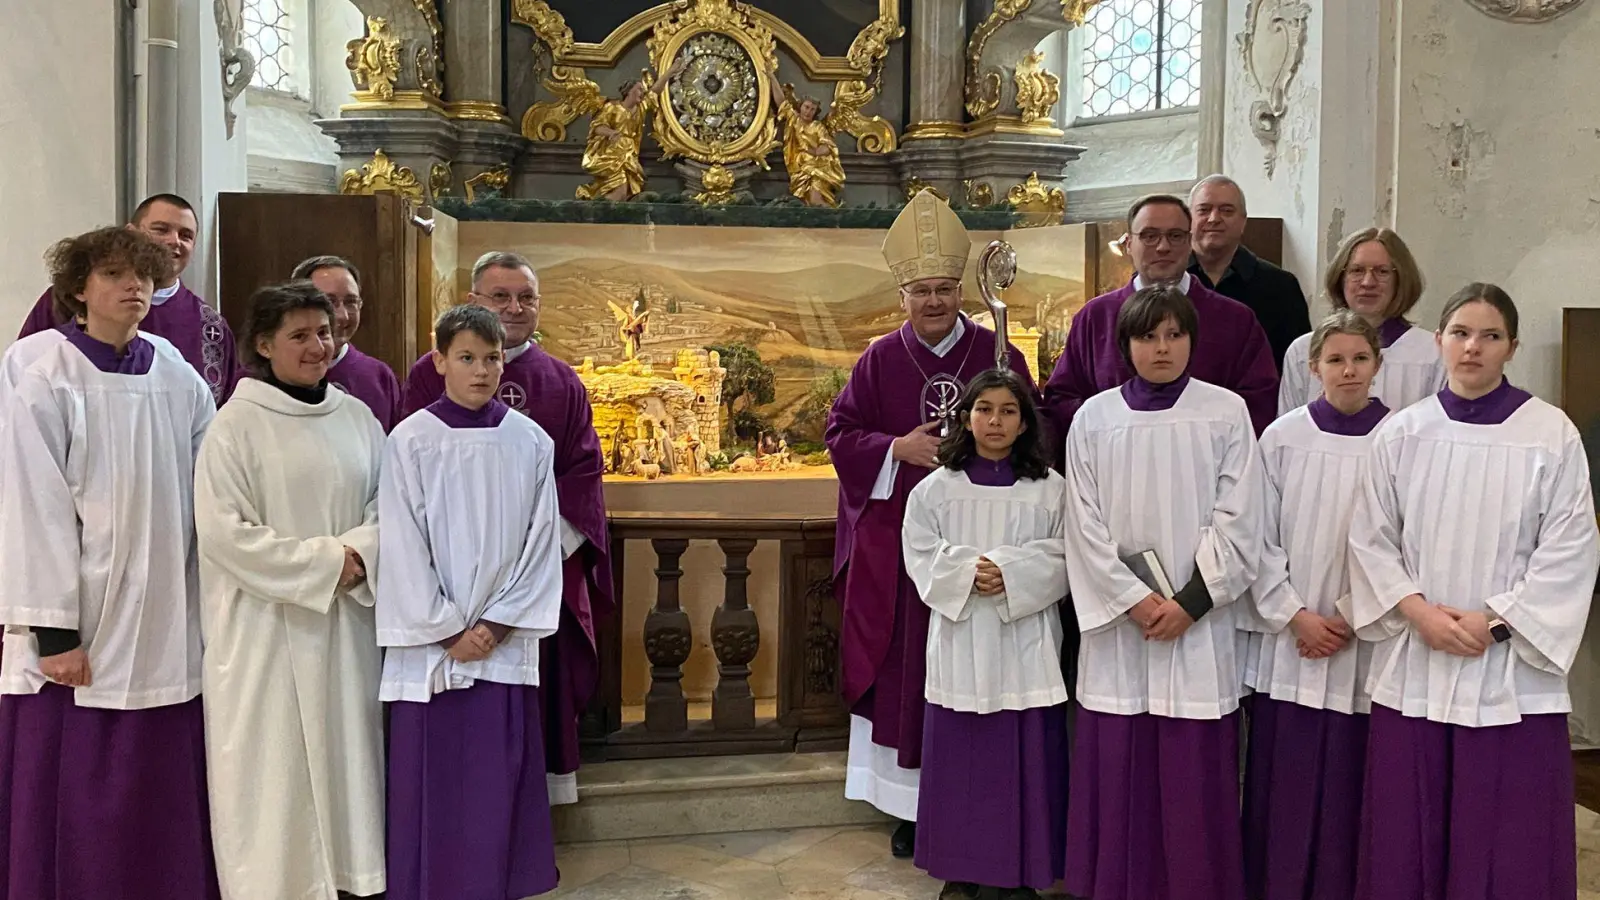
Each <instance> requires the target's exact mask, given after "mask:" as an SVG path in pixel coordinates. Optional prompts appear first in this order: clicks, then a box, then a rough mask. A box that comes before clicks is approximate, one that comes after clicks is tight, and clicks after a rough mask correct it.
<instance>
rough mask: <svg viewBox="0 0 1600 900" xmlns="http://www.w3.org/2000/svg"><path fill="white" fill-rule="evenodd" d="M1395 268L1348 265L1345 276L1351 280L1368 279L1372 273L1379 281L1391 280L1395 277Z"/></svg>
mask: <svg viewBox="0 0 1600 900" xmlns="http://www.w3.org/2000/svg"><path fill="white" fill-rule="evenodd" d="M1394 274H1395V270H1394V268H1393V267H1392V266H1346V267H1345V270H1344V277H1346V278H1348V279H1350V280H1351V281H1357V282H1360V281H1366V280H1367V276H1368V275H1371V276H1372V277H1373V278H1375V279H1377V280H1378V281H1380V282H1382V281H1389V280H1391V279H1393V278H1394Z"/></svg>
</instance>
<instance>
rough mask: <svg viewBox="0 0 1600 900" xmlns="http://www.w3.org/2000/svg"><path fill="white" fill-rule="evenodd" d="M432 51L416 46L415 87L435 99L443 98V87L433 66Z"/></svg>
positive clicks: (422, 46)
mask: <svg viewBox="0 0 1600 900" xmlns="http://www.w3.org/2000/svg"><path fill="white" fill-rule="evenodd" d="M434 62H435V57H434V55H433V51H432V50H430V49H428V47H427V45H425V44H424V45H418V47H417V54H416V66H417V86H418V87H420V88H422V90H423V91H424V92H425V93H427V94H430V95H432V96H433V97H435V98H439V97H443V96H444V85H442V84H440V83H439V76H438V68H436V67H435V65H434Z"/></svg>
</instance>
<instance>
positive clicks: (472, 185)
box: [461, 165, 511, 203]
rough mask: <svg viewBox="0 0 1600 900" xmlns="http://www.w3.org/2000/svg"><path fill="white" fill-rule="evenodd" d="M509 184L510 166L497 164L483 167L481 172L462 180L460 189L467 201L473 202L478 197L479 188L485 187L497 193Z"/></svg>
mask: <svg viewBox="0 0 1600 900" xmlns="http://www.w3.org/2000/svg"><path fill="white" fill-rule="evenodd" d="M510 184H511V166H509V165H498V166H495V167H494V168H492V169H484V170H483V171H482V172H479V173H478V174H476V175H474V176H472V177H471V178H468V179H467V180H466V181H463V182H462V183H461V189H462V190H463V191H466V193H467V202H468V203H475V202H477V199H478V189H479V188H487V189H488V190H491V191H495V192H496V193H499V192H503V191H504V190H505V189H506V187H507V186H508V185H510Z"/></svg>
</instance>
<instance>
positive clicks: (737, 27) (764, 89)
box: [646, 0, 778, 163]
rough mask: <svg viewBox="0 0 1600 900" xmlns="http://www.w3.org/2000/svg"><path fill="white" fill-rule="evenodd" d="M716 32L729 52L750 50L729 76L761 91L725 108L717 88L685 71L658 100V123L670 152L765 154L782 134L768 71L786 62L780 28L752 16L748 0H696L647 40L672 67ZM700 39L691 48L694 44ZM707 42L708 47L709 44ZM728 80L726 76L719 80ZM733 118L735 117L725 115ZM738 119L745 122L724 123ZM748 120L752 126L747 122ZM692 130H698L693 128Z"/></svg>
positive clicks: (701, 156)
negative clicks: (744, 105)
mask: <svg viewBox="0 0 1600 900" xmlns="http://www.w3.org/2000/svg"><path fill="white" fill-rule="evenodd" d="M709 35H715V38H711V40H715V41H718V42H719V43H718V46H722V45H723V44H726V45H727V48H728V49H727V51H726V52H727V53H731V54H733V55H734V56H743V57H744V59H743V61H738V60H734V61H733V62H732V63H730V65H732V68H731V69H729V71H728V73H727V77H730V78H731V77H740V78H745V79H748V80H750V81H751V82H752V83H751V84H750V85H749V87H750V88H753V89H754V91H755V97H753V98H746V99H750V100H753V101H754V103H753V108H752V109H749V110H745V111H743V112H739V111H737V110H734V109H731V108H730V109H727V110H721V109H720V107H718V106H717V103H716V100H717V98H716V97H715V96H714V95H713V94H711V93H709V88H708V87H707V86H705V85H701V84H699V83H697V82H695V81H694V80H692V79H693V73H690V72H687V71H683V72H679V73H677V74H676V75H673V77H671V78H670V79H669V80H668V83H667V85H666V87H665V90H664V91H663V93H662V98H661V102H660V103H658V104H656V106H655V120H654V122H653V124H652V128H653V130H654V132H655V136H656V141H657V142H659V143H660V144H661V155H662V156H663V157H664V158H668V159H671V158H673V157H679V156H682V157H688V158H689V159H693V160H696V161H699V162H704V163H731V162H738V161H741V160H749V161H751V162H757V161H763V160H765V159H766V155H767V153H768V152H769V151H770V150H771V149H772V147H773V144H774V142H775V141H776V139H777V134H778V122H777V117H776V116H775V115H774V109H773V104H772V98H771V96H770V88H769V87H768V80H767V79H768V73H770V72H772V71H774V70H776V69H777V67H778V48H777V42H776V41H775V40H774V39H773V36H772V32H771V31H769V30H768V29H767V27H766V26H764V25H762V24H761V23H760V22H759V21H757V20H756V19H755V17H754V16H752V15H750V12H749V9H748V8H747V7H745V6H744V4H742V3H741V4H738V5H735V4H734V3H733V2H732V0H696V2H694V3H693V4H692V5H689V4H682V5H679V6H675V7H674V8H673V11H672V13H671V15H670V16H669V17H668V18H666V19H664V20H662V21H661V22H660V23H659V24H658V25H656V27H655V30H654V31H653V32H652V33H651V35H650V39H649V41H647V42H646V46H647V47H648V48H649V51H650V60H651V64H652V65H653V66H654V68H655V70H656V71H658V72H662V73H666V74H668V75H671V74H672V70H673V68H674V67H675V66H677V65H678V63H679V56H680V54H681V53H686V54H688V55H689V56H690V58H691V59H703V58H705V54H706V53H707V52H709V49H710V45H709V44H705V42H706V40H707V39H708V36H709ZM691 42H700V43H699V44H697V45H696V48H693V49H690V50H687V51H686V49H685V47H686V45H688V44H690V43H691ZM702 45H704V46H702ZM719 86H720V83H719ZM724 117H727V118H728V119H729V122H723V121H722V119H723V118H724ZM732 121H738V122H739V123H740V124H741V126H742V127H733V128H731V129H730V128H728V127H724V126H725V125H728V124H729V123H731V122H732ZM746 121H748V124H747V125H743V123H744V122H746ZM691 129H692V130H691Z"/></svg>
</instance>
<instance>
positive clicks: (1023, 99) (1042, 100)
mask: <svg viewBox="0 0 1600 900" xmlns="http://www.w3.org/2000/svg"><path fill="white" fill-rule="evenodd" d="M1012 78H1013V79H1014V80H1015V81H1016V84H1017V109H1019V110H1021V111H1022V122H1023V124H1024V125H1054V124H1055V121H1056V120H1055V117H1053V116H1051V115H1050V112H1051V111H1052V110H1054V109H1055V107H1056V103H1058V102H1059V101H1060V100H1061V79H1060V78H1057V77H1056V76H1055V75H1053V74H1051V73H1050V72H1049V71H1047V70H1046V69H1045V67H1044V54H1043V53H1041V52H1039V51H1038V50H1034V51H1032V52H1030V53H1029V54H1028V55H1027V56H1024V57H1023V58H1022V62H1019V63H1017V70H1016V72H1015V73H1014V74H1013V75H1012Z"/></svg>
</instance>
